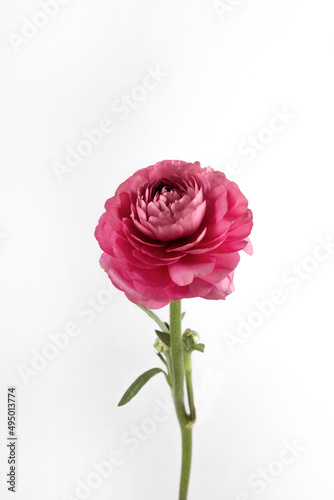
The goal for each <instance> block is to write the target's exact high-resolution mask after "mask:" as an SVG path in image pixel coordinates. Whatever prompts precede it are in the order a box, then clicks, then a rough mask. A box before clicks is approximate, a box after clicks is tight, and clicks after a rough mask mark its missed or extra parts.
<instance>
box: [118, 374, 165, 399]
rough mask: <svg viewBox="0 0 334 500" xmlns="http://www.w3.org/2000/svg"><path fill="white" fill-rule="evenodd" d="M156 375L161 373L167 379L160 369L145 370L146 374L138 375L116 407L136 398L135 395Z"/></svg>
mask: <svg viewBox="0 0 334 500" xmlns="http://www.w3.org/2000/svg"><path fill="white" fill-rule="evenodd" d="M158 373H163V374H164V375H165V377H166V378H167V374H166V373H165V372H164V370H162V369H161V368H151V370H147V371H146V372H144V373H142V374H141V375H139V377H137V378H136V380H135V381H134V382H133V383H132V384H131V385H130V387H129V388H128V389H127V390H126V391H125V393H124V394H123V396H122V398H121V399H120V402H119V403H118V405H117V406H124V405H125V404H127V403H128V402H129V401H131V399H132V398H134V397H135V396H136V394H138V392H139V391H140V389H141V388H142V387H144V385H145V384H146V383H147V382H148V381H149V380H150V379H151V378H152V377H154V375H157V374H158Z"/></svg>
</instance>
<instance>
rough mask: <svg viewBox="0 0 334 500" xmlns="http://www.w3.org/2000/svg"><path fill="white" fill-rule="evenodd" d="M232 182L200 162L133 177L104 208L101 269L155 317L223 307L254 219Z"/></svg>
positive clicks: (170, 164) (168, 163)
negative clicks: (200, 306) (187, 302)
mask: <svg viewBox="0 0 334 500" xmlns="http://www.w3.org/2000/svg"><path fill="white" fill-rule="evenodd" d="M247 207H248V202H247V199H246V198H245V196H244V195H243V194H242V193H241V191H240V189H239V188H238V186H237V185H236V184H235V183H234V182H230V181H229V180H227V179H226V176H225V175H224V174H223V173H222V172H219V171H215V170H213V169H212V168H211V167H207V168H201V166H200V164H199V163H198V162H195V163H186V162H184V161H178V160H165V161H162V162H159V163H157V164H156V165H152V166H150V167H147V168H143V169H141V170H138V171H137V172H136V173H135V174H134V175H132V176H131V177H130V178H129V179H127V180H126V181H125V182H123V183H122V184H121V185H120V186H119V187H118V189H117V191H116V193H115V196H113V197H112V198H110V199H109V200H107V202H106V204H105V209H106V212H105V213H104V214H103V215H102V217H101V218H100V220H99V223H98V226H97V228H96V231H95V237H96V239H97V240H98V242H99V245H100V247H101V248H102V250H103V252H104V253H103V254H102V256H101V259H100V264H101V266H102V267H103V269H104V270H105V271H106V272H107V273H108V275H109V278H110V279H111V281H112V283H113V284H114V285H115V286H116V287H117V288H118V289H120V290H122V291H123V292H124V293H125V294H126V296H127V297H128V299H129V300H131V301H132V302H134V303H136V304H140V305H142V306H144V307H148V308H151V309H158V308H160V307H163V306H165V305H167V304H169V303H170V302H172V301H175V300H179V299H182V298H190V297H203V298H205V299H225V297H226V296H227V295H228V294H229V293H231V292H232V291H234V286H233V270H234V269H235V268H236V266H237V264H238V262H239V260H240V257H239V253H238V252H239V250H242V249H244V250H246V251H248V253H251V245H250V243H249V240H248V235H249V234H250V232H251V229H252V225H253V221H252V219H253V217H252V212H251V211H250V210H249V209H248V208H247Z"/></svg>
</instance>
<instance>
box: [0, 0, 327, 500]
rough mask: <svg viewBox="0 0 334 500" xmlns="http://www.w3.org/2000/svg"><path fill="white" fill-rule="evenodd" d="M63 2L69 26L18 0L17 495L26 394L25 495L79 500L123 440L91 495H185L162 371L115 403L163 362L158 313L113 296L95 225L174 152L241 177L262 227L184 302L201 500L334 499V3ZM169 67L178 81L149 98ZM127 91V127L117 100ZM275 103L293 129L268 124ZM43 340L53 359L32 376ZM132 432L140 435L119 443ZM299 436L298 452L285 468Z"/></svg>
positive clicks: (5, 118)
mask: <svg viewBox="0 0 334 500" xmlns="http://www.w3.org/2000/svg"><path fill="white" fill-rule="evenodd" d="M63 3H64V5H59V9H58V12H55V14H54V15H53V17H52V16H51V15H49V14H48V15H46V17H45V15H43V14H42V15H41V14H40V12H41V11H42V12H43V9H42V8H41V5H40V4H39V3H38V2H37V1H35V0H24V1H23V0H16V1H15V2H12V1H10V0H2V2H1V6H0V9H1V13H0V16H1V40H2V48H1V61H2V62H1V67H2V70H3V77H2V79H1V104H2V113H1V116H2V118H1V122H2V129H1V139H2V147H1V157H2V158H1V173H2V181H1V188H0V189H1V195H0V234H1V239H0V256H1V264H0V265H1V298H0V303H1V309H2V314H1V330H2V336H1V365H0V366H1V368H0V370H1V392H0V396H1V397H0V410H1V419H0V432H1V441H0V460H1V462H0V464H1V478H0V496H1V498H5V499H7V498H13V494H12V493H9V492H7V490H6V487H7V486H6V482H5V481H6V479H5V475H6V473H7V470H8V465H7V449H6V418H7V417H6V389H7V387H8V386H11V385H15V386H16V388H17V398H18V408H17V409H18V421H17V435H18V438H19V439H18V482H17V493H16V496H15V498H16V499H17V500H28V499H32V498H33V499H34V500H68V499H69V498H71V499H72V500H73V499H75V498H77V499H79V498H80V496H76V492H75V490H76V487H77V485H78V480H79V479H80V480H82V481H86V479H87V476H89V475H90V474H91V473H93V472H94V471H95V469H94V466H93V462H97V463H101V462H103V461H106V460H108V457H109V456H110V454H111V453H112V452H113V451H118V452H119V453H120V455H121V456H122V463H121V464H120V465H118V466H116V467H115V468H114V470H113V472H112V474H111V476H110V477H109V478H107V479H103V481H102V484H100V485H99V487H98V488H95V489H93V490H92V491H91V494H88V493H87V498H92V499H93V500H102V499H106V498H109V499H117V500H133V499H136V500H147V499H159V500H173V499H175V500H176V498H177V489H178V476H179V465H180V464H179V460H180V450H179V447H180V437H179V429H178V425H177V421H176V417H175V416H174V415H173V414H171V415H170V416H168V413H166V411H167V410H163V409H162V410H156V408H157V406H158V403H157V401H158V400H160V402H161V401H163V402H164V401H165V399H166V398H167V397H168V388H167V385H166V383H165V381H164V380H163V377H162V376H157V377H156V378H154V379H153V380H152V381H151V382H150V383H149V384H148V385H147V386H146V387H145V388H144V389H143V390H142V393H141V394H140V395H139V396H137V398H136V399H135V400H133V401H132V402H131V403H130V404H129V405H127V406H124V407H122V408H117V402H118V401H119V399H120V397H121V395H122V394H123V392H124V390H125V389H126V388H127V387H128V385H129V384H130V383H131V382H132V381H133V380H134V379H135V378H136V377H137V376H138V375H139V374H140V373H142V372H143V371H145V370H147V369H149V368H151V367H154V366H158V365H159V360H158V359H157V358H156V356H155V352H154V349H153V348H152V343H153V340H154V331H153V330H154V323H153V322H152V321H151V320H150V319H149V318H148V317H146V316H145V315H144V313H143V312H142V311H140V310H139V309H138V308H137V307H136V306H135V305H133V304H132V303H130V302H129V301H128V300H127V299H126V298H125V297H124V296H123V294H122V293H115V290H114V289H113V287H112V286H110V287H109V283H108V279H107V277H106V275H105V274H104V272H103V271H102V270H101V268H100V267H99V264H98V259H99V256H100V253H101V252H100V249H99V247H98V244H97V242H96V241H95V239H94V236H93V233H94V228H95V225H96V223H97V220H98V218H99V216H100V215H101V214H102V212H103V205H104V202H105V200H106V199H107V198H108V197H110V196H112V195H113V193H114V190H115V189H116V187H117V186H118V184H119V183H120V182H121V181H123V180H124V179H126V178H127V177H128V176H130V175H131V174H132V173H133V172H135V171H136V170H137V169H139V168H142V167H145V166H148V165H151V164H153V163H155V162H157V161H160V160H163V159H167V158H169V159H182V160H186V161H195V160H198V161H200V162H201V164H202V165H203V166H207V165H211V166H212V167H214V168H215V169H218V170H221V171H225V172H226V173H227V175H228V177H229V178H230V179H231V180H234V181H235V182H237V183H238V184H239V186H240V188H241V189H242V191H243V192H244V193H245V195H246V196H247V198H248V199H249V204H250V208H251V209H252V210H253V212H254V221H255V225H254V230H253V233H252V242H253V245H254V255H253V257H249V256H247V255H246V254H244V253H243V255H242V261H241V263H240V265H239V267H238V269H237V272H236V277H235V285H236V292H235V293H234V294H232V295H231V296H230V297H228V299H227V300H226V301H220V302H214V301H205V300H203V299H193V300H185V301H183V307H184V309H185V310H186V311H187V315H186V318H185V321H184V326H185V327H192V328H194V329H196V330H197V331H198V332H199V333H200V335H201V341H202V342H204V343H205V344H206V352H205V354H204V355H202V354H199V353H195V354H194V378H195V391H196V397H197V411H198V417H199V418H198V422H197V424H196V425H195V428H194V458H193V469H192V478H191V485H190V492H189V500H202V499H203V498H208V499H210V500H256V499H257V498H265V499H266V500H291V499H296V500H314V499H315V498H326V499H327V498H332V497H333V494H334V486H333V479H332V471H333V466H334V463H333V462H334V461H333V446H334V405H333V389H332V387H333V376H334V367H333V347H334V343H333V292H332V281H333V265H334V264H333V263H334V253H333V244H332V243H331V246H329V247H328V249H327V250H326V249H322V250H321V251H320V253H318V250H319V247H318V245H319V243H318V241H319V238H322V239H323V240H324V241H326V240H327V239H329V240H331V241H333V239H334V229H333V217H332V216H333V207H332V190H333V188H332V186H333V184H332V175H331V174H332V169H333V145H332V144H333V114H334V102H333V84H334V78H333V69H332V68H333V64H332V61H333V51H332V47H333V38H334V34H333V6H332V2H331V1H330V0H327V1H326V0H323V1H321V2H314V1H310V0H299V1H298V0H281V1H280V2H276V1H274V0H243V1H239V2H238V1H235V0H234V1H232V0H230V1H229V0H226V2H225V6H227V8H226V9H227V10H226V12H224V7H223V2H221V5H220V8H219V7H218V6H217V5H216V7H215V5H214V4H213V2H212V0H201V1H199V0H196V1H194V0H191V1H190V0H188V1H186V0H185V1H176V0H169V1H168V2H167V1H166V2H165V1H156V0H155V1H153V0H142V1H140V2H138V1H135V0H128V1H126V2H116V1H110V0H99V1H94V2H93V1H89V0H81V1H79V0H70V1H68V2H67V3H66V2H65V1H63ZM231 5H233V6H232V7H231ZM29 22H35V24H44V26H40V27H38V28H36V27H35V28H33V27H31V25H30V24H29ZM27 23H28V24H27ZM27 26H30V28H29V27H27ZM22 30H23V31H22ZM22 33H24V36H23V35H22ZM20 37H23V38H20ZM157 67H158V71H161V72H162V73H163V75H164V76H163V77H160V80H161V81H157V80H156V83H157V84H156V85H153V84H154V81H153V80H152V79H150V84H151V86H155V88H154V89H151V90H148V91H146V90H144V91H143V90H140V89H139V90H138V88H137V87H138V86H141V85H142V83H143V80H144V79H145V75H147V74H148V71H152V70H154V69H156V68H157ZM159 68H160V70H159ZM148 78H149V77H147V78H146V80H145V81H146V82H147V81H148ZM158 79H159V78H158ZM131 92H132V96H135V97H132V101H131V102H132V104H133V103H134V105H133V108H131V109H130V108H127V109H128V111H124V114H126V115H127V116H126V117H125V118H124V119H122V116H123V114H122V116H121V112H120V111H116V112H115V105H117V102H118V101H116V100H117V99H122V96H124V95H125V94H130V95H131ZM138 98H139V99H142V102H136V99H137V100H138ZM115 102H116V104H115ZM112 105H114V111H112V110H111V106H112ZM275 110H276V111H275ZM277 110H278V111H279V112H285V113H287V114H288V115H289V117H290V118H289V119H286V122H288V123H285V124H284V123H283V125H284V126H283V127H280V128H281V130H280V131H279V132H278V131H276V132H274V133H271V132H270V131H269V132H268V130H267V131H263V129H264V128H267V127H268V126H269V125H270V123H271V124H272V123H274V122H273V121H272V118H273V117H274V116H275V113H277ZM284 110H285V111H284ZM106 118H108V119H109V120H111V121H112V122H113V124H114V130H113V132H112V133H109V134H105V135H104V137H103V141H102V143H101V144H99V145H96V146H92V147H91V151H90V154H89V155H87V156H86V157H82V158H81V159H79V160H80V162H79V160H78V165H77V166H76V167H75V168H69V169H68V171H66V172H65V173H64V174H63V175H60V176H59V173H58V176H57V175H56V170H57V168H56V167H55V165H56V163H55V162H59V163H62V164H63V165H65V157H66V152H67V151H68V148H69V147H70V148H74V149H75V148H77V147H78V143H80V141H82V140H83V139H85V137H84V135H83V130H85V129H86V130H88V131H91V130H92V129H94V128H96V127H97V126H98V125H99V124H100V122H101V120H104V119H106ZM275 123H276V124H277V122H275ZM281 125H282V123H281ZM259 134H260V136H259V137H260V147H261V150H255V149H254V148H253V151H254V153H253V154H251V153H250V152H249V153H248V154H246V153H245V149H244V148H245V141H246V143H247V142H248V141H249V140H252V139H250V138H252V137H254V136H255V137H256V136H258V135H259ZM270 134H271V135H270ZM261 138H263V139H264V140H267V143H266V144H265V145H264V144H263V142H261V140H262V139H261ZM240 148H241V149H240ZM254 155H255V156H254ZM251 157H252V158H251ZM253 157H254V158H253ZM232 161H234V162H237V163H234V165H237V166H238V168H237V169H235V170H234V172H232V168H231V165H232V164H231V162H232ZM313 255H316V259H315V258H314V257H313ZM319 256H321V262H319ZM317 259H318V260H317ZM293 266H301V267H293ZM294 273H299V274H300V273H301V274H300V277H297V275H296V274H294ZM108 287H109V290H113V293H112V292H111V291H109V292H108V291H106V290H108ZM275 289H278V290H280V291H281V302H282V303H280V304H275V305H272V306H270V305H268V302H266V304H267V310H268V311H269V312H268V313H267V316H268V317H264V316H263V314H262V313H259V312H257V313H255V314H254V312H256V311H258V307H259V306H258V303H259V302H263V301H268V300H271V299H272V294H273V290H275ZM275 293H276V294H277V293H278V292H274V295H275ZM256 301H258V302H257V303H256ZM93 304H94V305H93ZM94 308H95V309H94ZM96 309H98V311H97V310H96ZM87 311H88V312H87ZM89 311H90V312H89ZM160 313H161V315H162V316H163V317H164V319H167V314H168V311H167V309H166V308H165V309H163V310H161V311H160ZM70 322H75V323H76V324H77V325H78V328H79V330H77V333H78V335H77V336H76V337H73V338H70V340H69V342H68V345H66V346H65V347H64V348H63V349H59V350H58V352H57V351H55V348H53V350H52V351H48V347H46V346H47V345H48V344H50V342H51V339H50V334H56V333H59V332H64V330H65V329H66V328H69V326H68V323H70ZM256 322H257V326H254V325H255V323H256ZM245 323H247V324H248V327H247V326H245ZM252 323H253V326H252ZM241 324H243V325H244V326H243V329H242V328H241V327H240V325H241ZM246 330H247V331H246ZM245 331H246V335H245ZM240 332H241V334H242V335H243V338H242V337H241V336H240ZM242 332H243V333H242ZM227 334H230V336H228V335H227ZM245 337H247V338H245ZM62 338H64V336H63V337H62ZM231 339H234V340H235V343H233V342H232V343H231ZM236 342H238V343H236ZM232 344H233V345H232ZM43 349H44V352H49V353H50V352H51V354H52V353H53V354H55V356H54V359H52V360H47V361H45V366H44V367H41V365H39V368H40V369H39V371H38V370H35V371H34V372H33V371H30V372H29V371H28V372H25V373H28V374H29V375H26V376H25V377H24V376H22V370H23V371H24V370H26V369H28V370H29V369H30V370H32V363H33V358H34V356H35V355H36V351H37V352H38V353H40V354H41V353H42V352H43ZM45 349H46V351H45ZM51 349H52V347H51ZM34 353H35V354H34ZM20 367H21V368H20ZM22 367H23V368H22ZM20 370H21V375H20ZM152 415H155V416H156V415H159V419H160V420H163V421H162V422H159V423H156V420H152V418H153V417H152ZM136 426H137V427H142V429H144V431H143V430H142V431H141V432H142V434H141V436H142V437H141V439H142V441H140V440H139V439H138V438H136V439H137V442H136V444H134V443H133V442H132V445H131V446H130V444H129V443H128V444H126V443H125V442H124V437H123V442H122V435H123V436H124V433H127V434H125V436H129V435H130V434H131V433H132V432H133V429H134V428H135V427H136ZM149 432H151V434H149ZM294 441H295V443H297V446H298V450H299V451H298V452H296V455H297V456H296V457H295V460H292V459H291V460H289V461H291V462H292V463H291V464H288V465H287V464H283V465H282V463H281V465H280V463H278V462H277V460H278V461H279V460H281V459H280V457H282V456H286V455H284V452H283V450H284V448H285V447H286V442H288V443H290V444H292V443H293V442H294ZM135 446H136V450H135V451H131V450H132V449H133V448H134V447H135ZM282 452H283V455H282ZM287 456H289V457H290V458H291V457H292V455H291V453H290V455H289V453H288V454H287ZM275 460H276V462H275ZM281 462H282V460H281ZM273 464H274V465H273ZM268 467H269V469H268ZM261 468H266V469H267V470H269V476H268V477H269V479H268V480H265V481H264V486H263V488H264V490H263V493H262V494H260V493H259V489H260V487H259V486H257V487H254V485H253V486H251V484H250V483H249V478H251V477H253V479H254V475H255V477H258V476H257V475H258V474H259V469H261ZM270 471H271V472H270ZM273 471H274V473H275V472H276V477H274V476H273ZM95 472H96V471H95ZM92 477H93V476H92ZM262 484H263V483H262ZM263 488H262V489H263ZM67 495H70V496H67ZM81 498H83V496H81Z"/></svg>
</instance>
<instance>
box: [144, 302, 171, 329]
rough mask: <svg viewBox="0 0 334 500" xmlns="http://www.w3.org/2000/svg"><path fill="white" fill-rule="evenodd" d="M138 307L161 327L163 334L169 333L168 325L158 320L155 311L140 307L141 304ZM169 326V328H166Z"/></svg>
mask: <svg viewBox="0 0 334 500" xmlns="http://www.w3.org/2000/svg"><path fill="white" fill-rule="evenodd" d="M137 306H138V307H140V309H142V310H143V311H145V312H146V314H147V315H148V316H149V317H150V318H152V319H153V320H154V321H155V322H156V323H157V325H159V327H160V329H161V330H162V331H163V332H166V333H168V331H169V327H168V325H167V323H164V322H163V321H161V319H160V318H158V316H157V315H156V314H154V312H153V311H151V309H147V308H146V307H144V306H140V305H139V304H137ZM166 325H167V326H166Z"/></svg>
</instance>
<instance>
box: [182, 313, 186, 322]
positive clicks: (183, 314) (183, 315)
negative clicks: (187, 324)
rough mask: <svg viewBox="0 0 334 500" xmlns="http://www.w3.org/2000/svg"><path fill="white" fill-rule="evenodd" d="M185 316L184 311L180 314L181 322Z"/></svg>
mask: <svg viewBox="0 0 334 500" xmlns="http://www.w3.org/2000/svg"><path fill="white" fill-rule="evenodd" d="M185 315H186V311H184V312H183V313H182V314H181V320H182V319H183V318H184V317H185Z"/></svg>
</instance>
